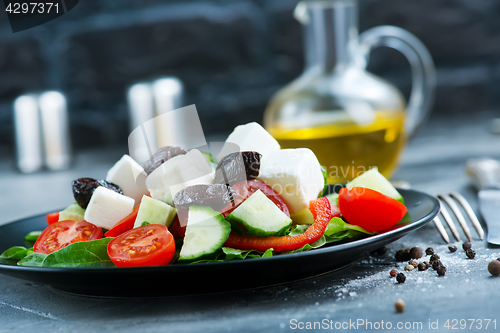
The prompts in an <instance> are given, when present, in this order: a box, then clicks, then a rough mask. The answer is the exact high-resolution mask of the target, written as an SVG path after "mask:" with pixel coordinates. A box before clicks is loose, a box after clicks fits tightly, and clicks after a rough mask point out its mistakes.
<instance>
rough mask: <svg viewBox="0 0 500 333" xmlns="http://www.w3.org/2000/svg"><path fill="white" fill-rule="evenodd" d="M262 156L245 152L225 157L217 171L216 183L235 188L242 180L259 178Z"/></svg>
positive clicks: (254, 152) (252, 152) (218, 165)
mask: <svg viewBox="0 0 500 333" xmlns="http://www.w3.org/2000/svg"><path fill="white" fill-rule="evenodd" d="M261 157H262V155H261V154H259V153H258V152H256V151H244V152H239V153H232V154H229V155H227V156H225V157H224V158H223V159H222V160H220V162H219V164H217V168H216V169H215V182H216V183H219V184H227V185H229V186H233V185H234V184H236V183H237V182H240V181H242V180H253V179H256V178H257V177H258V176H259V170H260V159H261Z"/></svg>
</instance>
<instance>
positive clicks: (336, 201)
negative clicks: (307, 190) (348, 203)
mask: <svg viewBox="0 0 500 333" xmlns="http://www.w3.org/2000/svg"><path fill="white" fill-rule="evenodd" d="M325 198H327V199H328V200H329V201H330V203H331V204H332V205H335V206H338V205H339V194H338V193H330V194H328V195H326V196H325Z"/></svg>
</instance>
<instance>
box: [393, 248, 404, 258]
mask: <svg viewBox="0 0 500 333" xmlns="http://www.w3.org/2000/svg"><path fill="white" fill-rule="evenodd" d="M403 254H404V251H403V250H399V251H397V252H396V255H394V258H396V260H397V261H403Z"/></svg>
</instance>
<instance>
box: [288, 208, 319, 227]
mask: <svg viewBox="0 0 500 333" xmlns="http://www.w3.org/2000/svg"><path fill="white" fill-rule="evenodd" d="M290 217H291V218H292V221H293V224H313V223H314V216H313V214H312V213H311V211H310V210H309V209H304V210H303V211H301V212H300V213H297V214H290Z"/></svg>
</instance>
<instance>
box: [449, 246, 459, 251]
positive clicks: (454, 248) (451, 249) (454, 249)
mask: <svg viewBox="0 0 500 333" xmlns="http://www.w3.org/2000/svg"><path fill="white" fill-rule="evenodd" d="M448 250H450V252H455V251H456V250H457V247H456V246H455V245H450V246H448Z"/></svg>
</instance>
